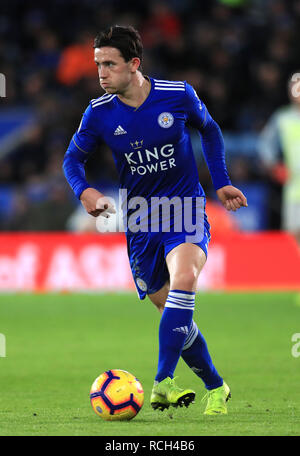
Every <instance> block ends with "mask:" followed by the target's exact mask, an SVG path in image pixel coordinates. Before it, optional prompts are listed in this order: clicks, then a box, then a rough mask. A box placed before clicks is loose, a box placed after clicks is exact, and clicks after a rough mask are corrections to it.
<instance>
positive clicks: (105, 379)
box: [90, 369, 144, 421]
mask: <svg viewBox="0 0 300 456" xmlns="http://www.w3.org/2000/svg"><path fill="white" fill-rule="evenodd" d="M90 400H91V405H92V407H93V410H94V412H96V413H97V415H99V416H100V417H101V418H103V419H104V420H106V421H114V420H116V421H117V420H119V421H121V420H131V419H132V418H134V417H135V416H136V415H137V414H138V412H139V411H140V410H141V408H142V406H143V404H144V391H143V387H142V385H141V383H140V382H139V380H138V379H137V378H136V377H135V376H134V375H132V374H130V373H129V372H127V371H124V370H121V369H111V370H109V371H106V372H103V374H101V375H99V377H97V378H96V380H95V381H94V383H93V384H92V387H91V391H90Z"/></svg>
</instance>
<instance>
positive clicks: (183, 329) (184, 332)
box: [173, 326, 189, 335]
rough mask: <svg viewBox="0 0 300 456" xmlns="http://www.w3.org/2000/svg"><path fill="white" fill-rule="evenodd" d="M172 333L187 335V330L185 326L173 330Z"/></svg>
mask: <svg viewBox="0 0 300 456" xmlns="http://www.w3.org/2000/svg"><path fill="white" fill-rule="evenodd" d="M173 331H175V332H180V333H183V334H186V335H187V334H188V332H189V328H188V327H187V326H181V327H180V328H174V329H173Z"/></svg>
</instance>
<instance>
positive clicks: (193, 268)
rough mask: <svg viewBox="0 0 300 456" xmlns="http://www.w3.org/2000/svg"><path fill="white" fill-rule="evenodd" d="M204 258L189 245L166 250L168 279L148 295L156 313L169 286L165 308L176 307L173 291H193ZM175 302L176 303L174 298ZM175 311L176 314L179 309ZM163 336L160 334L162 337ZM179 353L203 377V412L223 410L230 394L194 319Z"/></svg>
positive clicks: (212, 412) (196, 249) (163, 302)
mask: <svg viewBox="0 0 300 456" xmlns="http://www.w3.org/2000/svg"><path fill="white" fill-rule="evenodd" d="M205 261H206V255H205V254H204V252H203V251H202V249H201V248H199V247H198V246H196V245H193V244H180V245H179V246H177V247H176V248H174V249H173V250H172V251H171V252H170V254H169V255H168V263H169V264H168V266H169V272H170V280H171V282H170V283H169V282H168V283H166V284H165V285H164V287H163V288H162V289H160V290H159V291H158V292H157V293H155V294H153V295H149V298H150V299H151V301H152V302H153V303H154V304H155V305H156V307H157V308H158V310H159V311H160V313H162V311H163V308H164V304H165V303H166V301H167V300H168V297H169V296H168V295H169V291H170V289H171V291H172V290H176V291H175V292H174V293H173V295H172V293H170V297H169V303H168V302H167V304H166V306H167V307H168V306H169V305H171V308H172V309H176V307H172V302H173V304H174V296H175V293H176V297H177V299H178V296H180V290H187V291H189V290H190V291H195V290H196V286H197V280H198V276H199V273H200V271H201V270H202V268H203V266H204V264H205ZM172 279H173V280H172ZM172 296H173V297H172ZM176 302H177V304H178V301H176ZM179 305H180V303H179ZM166 312H168V313H170V312H172V311H171V310H169V309H168V310H166ZM173 312H174V311H173ZM177 314H178V315H179V316H180V311H179V310H178V311H177ZM164 316H166V315H164ZM179 324H180V323H179ZM178 327H180V326H178ZM165 337H166V336H165V335H164V337H163V338H165ZM181 356H182V358H183V359H184V361H185V362H186V363H187V365H188V366H189V367H190V368H191V369H192V370H193V371H194V372H195V374H196V375H197V376H198V377H200V378H201V379H202V380H203V382H204V384H205V387H206V388H207V389H208V390H209V392H208V404H207V407H206V411H205V413H206V414H216V413H226V412H227V410H226V406H225V402H226V400H227V399H228V397H230V391H229V388H228V386H227V385H226V383H225V382H224V384H223V379H222V378H221V377H220V376H219V374H218V372H217V370H216V368H215V366H214V365H213V362H212V360H211V357H210V354H209V351H208V348H207V344H206V341H205V339H204V337H203V335H202V334H201V332H200V331H199V329H198V327H197V325H196V323H195V322H194V321H192V322H191V325H190V327H189V332H188V335H187V336H186V338H185V342H184V345H183V348H182V352H181Z"/></svg>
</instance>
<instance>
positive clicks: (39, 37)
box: [0, 0, 300, 291]
mask: <svg viewBox="0 0 300 456" xmlns="http://www.w3.org/2000/svg"><path fill="white" fill-rule="evenodd" d="M111 24H119V25H123V24H127V25H128V24H131V25H133V26H135V27H136V28H137V29H138V30H139V31H140V33H141V36H142V39H143V43H144V47H145V60H144V65H143V70H144V73H145V74H149V75H151V76H153V77H156V78H160V79H164V78H165V79H171V80H172V79H174V80H187V81H188V82H189V83H191V84H192V85H193V86H194V88H195V89H196V91H197V92H198V95H199V97H200V98H201V99H202V100H203V101H204V102H205V103H206V105H207V107H208V109H209V111H210V112H211V114H212V116H213V117H214V118H215V120H216V121H217V122H218V123H219V125H220V126H221V129H222V131H223V134H224V138H225V145H226V157H227V164H228V168H229V172H230V176H231V178H232V182H233V185H236V186H237V187H239V188H240V189H241V190H242V191H243V192H244V193H245V194H246V196H247V198H248V204H249V207H248V208H247V209H241V210H240V211H238V212H237V213H232V214H229V213H226V212H225V210H223V208H222V207H221V206H220V205H219V204H218V203H217V202H216V200H215V193H214V191H213V188H212V184H211V180H210V176H209V173H208V170H207V167H206V164H205V163H204V161H203V158H202V156H201V153H200V147H201V146H200V142H199V138H198V136H197V135H196V134H195V133H193V141H194V144H195V150H196V151H197V152H196V158H197V163H198V169H199V176H200V182H201V183H202V185H203V187H204V189H205V191H206V193H207V196H208V206H207V212H208V216H209V219H210V222H211V225H212V235H213V238H212V243H211V250H210V252H211V253H210V256H209V261H208V263H207V265H206V268H205V271H204V273H203V275H202V277H201V279H200V284H199V285H200V288H203V289H209V290H210V289H225V290H236V289H259V290H263V289H285V290H286V289H290V290H297V289H299V287H300V260H299V251H298V249H297V242H296V240H295V238H294V236H293V235H292V234H290V233H288V232H285V231H284V225H283V217H282V214H283V210H284V201H283V192H284V187H285V185H286V182H287V179H288V178H289V177H288V176H289V174H288V173H289V170H288V168H287V165H288V164H287V163H285V160H284V154H283V155H280V154H279V158H278V160H276V161H274V162H272V163H271V165H272V166H270V161H268V156H267V154H266V153H265V151H266V150H267V149H268V148H269V149H271V150H272V147H273V148H277V147H278V144H277V143H276V142H274V138H273V137H270V136H271V135H268V134H266V132H268V131H269V130H268V126H270V122H271V121H272V119H273V114H274V113H276V112H277V110H278V109H279V108H281V107H282V106H286V105H289V104H290V99H289V96H288V90H287V81H288V79H289V78H290V76H291V74H293V73H295V72H297V70H299V68H300V55H299V52H300V51H299V41H300V1H299V0H290V1H284V0H248V1H247V0H214V1H210V2H207V1H200V0H185V1H180V0H165V1H152V2H138V1H133V0H131V1H130V0H129V1H126V2H123V1H120V0H98V1H97V0H52V1H51V2H42V3H41V2H39V1H36V0H27V1H25V2H24V1H18V0H9V1H8V0H2V1H1V7H0V72H1V73H2V74H3V75H4V76H5V94H4V93H3V87H2V93H1V95H5V96H2V97H1V99H0V230H1V231H0V290H4V291H5V290H19V291H22V290H27V291H31V290H33V291H47V290H82V289H84V290H85V289H94V290H103V289H105V290H106V289H109V290H116V289H117V290H118V291H120V290H123V289H125V290H126V289H133V282H132V279H131V275H130V271H129V266H128V261H127V257H126V248H125V243H124V236H123V234H120V233H116V234H115V235H114V234H111V233H110V234H100V233H99V232H97V227H96V221H95V219H93V218H92V217H91V216H88V215H86V214H85V213H84V211H83V209H82V207H81V205H80V203H79V202H78V201H77V200H76V199H75V197H74V196H73V194H72V193H71V190H70V189H69V187H68V185H67V183H66V181H65V178H64V176H63V174H62V168H61V166H62V160H63V156H64V153H65V151H66V148H67V146H68V144H69V141H70V139H71V137H72V135H73V133H74V131H75V130H76V129H77V128H78V125H79V122H80V119H81V116H82V113H83V111H84V110H85V108H86V106H87V104H88V102H89V100H90V99H92V98H96V97H98V96H100V95H101V88H100V86H99V82H98V77H97V71H96V67H95V65H94V63H93V48H92V44H93V38H94V36H95V35H96V34H97V33H98V31H99V30H101V29H103V28H104V27H106V26H108V25H111ZM299 112H300V111H299ZM298 128H299V130H300V116H299V127H298ZM296 136H297V135H296ZM298 138H299V136H298ZM298 138H296V139H297V140H298V169H295V172H297V173H298V175H296V179H297V177H298V180H299V181H300V164H299V163H300V145H299V144H300V142H299V139H298ZM278 149H280V148H278ZM279 152H280V151H279ZM87 176H88V179H89V181H90V182H91V184H92V185H93V186H95V187H96V188H98V189H100V190H101V191H102V192H103V193H104V194H106V195H110V196H113V197H114V196H116V194H117V188H118V182H117V175H116V170H115V166H114V163H113V159H112V156H111V153H110V151H109V150H108V148H107V147H106V146H105V144H103V145H100V146H99V150H98V151H97V153H95V154H94V156H93V158H92V159H91V160H90V161H89V163H88V165H87ZM294 179H295V176H294ZM298 204H300V203H298ZM295 216H296V215H295ZM298 216H299V213H298ZM78 233H81V235H80V236H79V235H78ZM279 262H280V263H282V262H284V268H282V267H279V266H278V264H279ZM91 270H93V271H94V274H93V277H91V274H90V273H89V271H91Z"/></svg>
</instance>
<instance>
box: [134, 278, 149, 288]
mask: <svg viewBox="0 0 300 456" xmlns="http://www.w3.org/2000/svg"><path fill="white" fill-rule="evenodd" d="M136 283H137V286H138V287H139V288H140V289H141V290H142V291H147V284H146V282H145V281H144V280H142V279H140V278H139V277H137V279H136Z"/></svg>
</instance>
